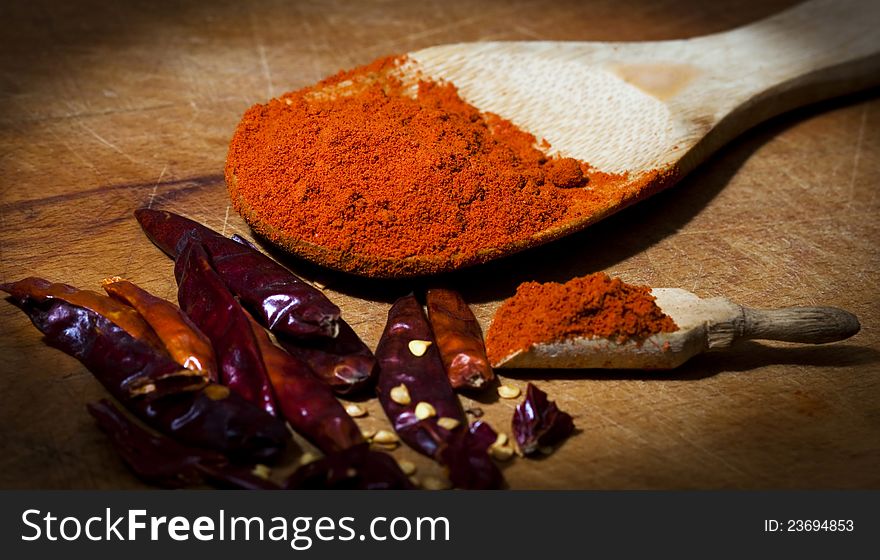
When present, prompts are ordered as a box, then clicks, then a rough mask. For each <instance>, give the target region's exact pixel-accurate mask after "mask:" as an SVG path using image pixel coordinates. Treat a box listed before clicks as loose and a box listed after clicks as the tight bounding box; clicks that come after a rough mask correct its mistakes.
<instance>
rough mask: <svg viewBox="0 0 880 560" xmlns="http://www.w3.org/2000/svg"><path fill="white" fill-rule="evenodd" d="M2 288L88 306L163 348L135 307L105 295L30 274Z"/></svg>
mask: <svg viewBox="0 0 880 560" xmlns="http://www.w3.org/2000/svg"><path fill="white" fill-rule="evenodd" d="M0 289H3V291H5V292H8V293H9V294H10V295H12V296H13V297H15V298H23V297H30V298H35V299H46V298H56V299H60V300H62V301H66V302H67V303H69V304H71V305H76V306H78V307H83V308H85V309H89V310H91V311H93V312H95V313H97V314H98V315H101V316H102V317H106V318H107V319H108V320H110V321H112V322H113V324H115V325H116V326H118V327H119V328H121V329H123V330H124V331H125V332H127V333H128V334H130V335H131V336H133V337H134V338H136V339H138V340H140V341H141V342H144V343H146V344H149V345H150V346H152V347H153V348H164V346H163V344H162V341H161V340H159V338H158V337H157V336H156V333H155V332H154V331H153V328H152V327H151V326H150V325H149V323H148V322H147V321H145V320H144V318H143V317H141V315H140V314H139V313H138V312H137V311H136V310H135V309H133V308H131V307H130V306H128V305H125V304H123V303H120V302H118V301H115V300H113V299H111V298H108V297H107V296H105V295H104V294H99V293H97V292H93V291H91V290H80V289H79V288H74V287H73V286H71V285H69V284H62V283H59V282H50V281H48V280H46V279H44V278H36V277H33V276H31V277H29V278H24V279H22V280H19V281H18V282H14V283H9V284H4V285H3V287H2V288H0Z"/></svg>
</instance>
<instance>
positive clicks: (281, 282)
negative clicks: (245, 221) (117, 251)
mask: <svg viewBox="0 0 880 560" xmlns="http://www.w3.org/2000/svg"><path fill="white" fill-rule="evenodd" d="M135 217H136V218H137V220H138V222H140V224H141V227H143V229H144V231H145V232H146V233H147V236H148V237H149V238H150V240H152V241H153V243H155V244H156V246H157V247H159V248H160V249H161V250H162V251H164V252H165V253H166V254H167V255H169V256H171V257H172V258H175V259H176V258H177V255H178V253H179V252H180V251H181V250H182V248H183V244H184V243H185V238H186V237H193V236H194V237H197V238H198V239H199V240H200V241H201V242H202V243H203V244H204V247H205V250H206V251H207V253H208V255H209V256H210V257H211V260H212V262H213V264H214V268H215V269H216V270H217V273H218V274H219V275H220V277H221V278H222V279H223V282H224V283H225V284H226V286H227V287H228V288H229V290H230V291H232V292H233V293H234V294H235V295H236V296H238V298H239V299H240V300H241V302H242V304H243V305H244V306H245V307H247V308H248V309H250V310H251V311H253V312H254V314H255V315H256V317H257V318H258V319H259V320H260V322H261V323H263V324H264V325H266V326H267V327H269V328H270V329H271V330H272V331H274V332H279V333H285V334H289V335H291V336H306V337H311V336H318V337H331V338H332V337H335V336H336V332H337V330H338V327H337V322H338V320H339V307H337V306H336V305H335V304H333V302H331V301H330V300H329V299H327V296H325V295H324V294H323V293H322V292H321V291H320V290H318V289H317V288H315V287H313V286H311V285H309V284H308V283H306V282H304V281H303V280H302V279H300V278H299V277H297V276H296V275H295V274H293V273H292V272H290V271H289V270H287V269H286V268H284V267H283V266H281V265H280V264H278V263H277V262H275V261H274V260H272V259H270V258H269V257H267V256H266V255H264V254H263V253H261V252H259V251H257V250H255V249H253V248H252V247H250V246H249V245H245V244H242V243H237V242H235V241H233V240H231V239H228V238H226V237H224V236H222V235H220V234H219V233H218V232H216V231H214V230H212V229H210V228H207V227H205V226H203V225H201V224H199V223H198V222H194V221H192V220H190V219H188V218H184V217H183V216H179V215H177V214H173V213H171V212H167V211H164V210H151V209H147V208H142V209H140V210H137V211H135Z"/></svg>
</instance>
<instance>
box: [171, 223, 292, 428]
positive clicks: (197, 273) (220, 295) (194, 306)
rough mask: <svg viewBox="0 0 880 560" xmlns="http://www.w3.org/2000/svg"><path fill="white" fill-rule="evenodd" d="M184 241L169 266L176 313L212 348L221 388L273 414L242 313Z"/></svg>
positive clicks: (200, 250)
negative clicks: (187, 319) (174, 287)
mask: <svg viewBox="0 0 880 560" xmlns="http://www.w3.org/2000/svg"><path fill="white" fill-rule="evenodd" d="M188 239H189V242H188V243H185V244H184V245H183V246H182V247H181V249H180V252H179V253H178V255H177V260H176V261H175V264H174V275H175V277H176V278H177V286H178V289H177V298H178V301H179V302H180V308H181V309H183V310H184V311H185V312H186V314H187V315H188V316H189V317H190V319H191V320H192V322H193V323H194V324H195V325H196V326H197V327H198V328H199V329H200V330H201V331H202V332H203V333H205V335H206V336H207V337H208V339H210V341H211V344H212V345H213V346H214V354H215V355H216V356H217V367H218V370H219V372H220V379H221V381H222V382H223V384H224V385H226V386H228V387H229V388H230V389H232V390H233V391H235V392H236V393H238V394H240V395H241V396H242V397H244V398H245V399H247V400H248V401H250V402H252V403H254V404H256V405H258V406H260V407H261V408H263V409H265V410H266V411H267V412H269V413H270V414H277V412H278V409H277V405H276V403H275V395H274V394H273V392H272V386H271V384H270V383H269V376H268V374H267V373H266V367H265V365H264V364H263V359H262V357H261V355H260V350H259V348H258V347H257V341H256V339H255V338H254V333H253V330H252V329H251V324H250V319H249V318H248V315H247V312H245V310H244V309H242V307H241V305H239V303H238V302H237V301H236V300H235V296H233V295H232V293H231V292H230V291H229V290H228V289H227V288H226V285H225V284H223V281H222V280H221V279H220V276H219V275H218V274H217V273H216V272H215V270H214V268H213V263H212V261H211V260H210V257H208V253H207V252H206V251H205V249H204V246H203V245H202V243H201V241H200V240H199V239H198V238H195V237H190V238H188Z"/></svg>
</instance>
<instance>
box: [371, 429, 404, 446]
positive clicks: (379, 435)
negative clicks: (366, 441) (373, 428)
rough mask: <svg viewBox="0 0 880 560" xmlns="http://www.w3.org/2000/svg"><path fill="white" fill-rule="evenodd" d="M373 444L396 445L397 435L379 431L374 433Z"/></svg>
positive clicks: (387, 431)
mask: <svg viewBox="0 0 880 560" xmlns="http://www.w3.org/2000/svg"><path fill="white" fill-rule="evenodd" d="M373 442H375V443H382V444H393V443H397V442H398V439H397V434H395V433H394V432H391V431H389V430H379V431H378V432H376V435H374V436H373Z"/></svg>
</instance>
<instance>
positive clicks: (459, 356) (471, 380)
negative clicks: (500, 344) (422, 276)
mask: <svg viewBox="0 0 880 560" xmlns="http://www.w3.org/2000/svg"><path fill="white" fill-rule="evenodd" d="M426 299H427V304H428V305H427V307H428V319H429V321H430V322H431V328H432V329H433V331H434V336H436V337H437V346H438V348H439V349H440V357H441V358H442V359H443V365H444V366H445V367H446V374H447V375H448V376H449V382H450V383H451V384H452V387H453V389H459V388H462V387H468V388H473V389H479V388H480V387H482V386H483V385H484V384H485V383H488V382H490V381H492V380H493V379H494V378H495V375H494V374H493V373H492V367H491V366H490V365H489V358H487V357H486V346H485V344H484V343H483V331H482V330H481V329H480V324H479V323H478V322H477V318H476V317H474V314H473V312H472V311H471V309H470V307H468V305H467V303H465V301H464V299H462V297H461V295H460V294H459V293H458V292H455V291H452V290H440V289H434V290H428V294H427V298H426Z"/></svg>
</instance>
